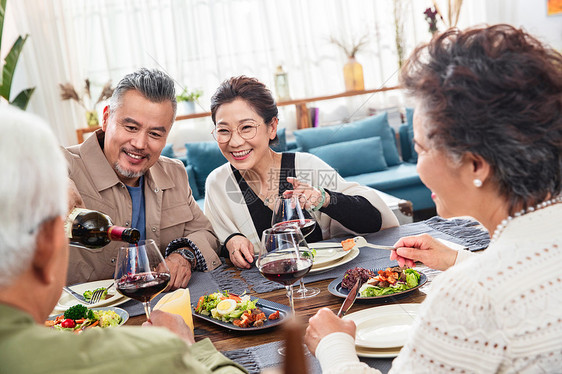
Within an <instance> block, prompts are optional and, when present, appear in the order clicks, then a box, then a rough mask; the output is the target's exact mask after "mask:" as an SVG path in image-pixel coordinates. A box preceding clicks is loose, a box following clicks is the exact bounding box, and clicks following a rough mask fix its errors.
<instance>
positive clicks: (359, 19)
mask: <svg viewBox="0 0 562 374" xmlns="http://www.w3.org/2000/svg"><path fill="white" fill-rule="evenodd" d="M401 1H402V2H403V7H402V8H403V13H402V20H403V23H404V39H405V41H406V51H407V52H409V51H411V49H412V48H413V47H414V46H415V45H416V44H418V43H419V42H421V41H425V40H428V39H429V37H430V34H429V33H428V31H427V24H426V23H425V20H424V18H423V10H424V9H425V8H426V7H428V6H430V4H431V1H413V0H401ZM9 6H10V7H11V8H9V9H8V11H14V13H15V16H16V17H17V19H18V20H19V22H18V23H17V27H18V31H19V32H20V33H30V34H31V38H30V39H29V42H28V43H29V45H27V46H26V48H25V49H24V54H26V56H25V59H26V63H25V66H26V71H27V74H28V75H29V80H30V81H31V82H32V84H33V85H35V86H37V89H36V92H35V94H34V97H33V98H32V101H31V103H30V110H32V111H34V112H36V113H38V114H40V115H42V116H44V117H46V118H47V119H48V120H49V122H50V123H51V124H52V125H53V126H54V127H55V128H56V131H57V135H58V136H59V139H60V141H61V143H62V144H64V145H68V144H74V143H76V135H75V129H76V128H79V127H84V126H85V124H86V122H85V116H84V110H83V109H82V108H80V107H79V106H78V105H76V104H75V103H73V102H63V101H61V100H60V93H59V88H58V84H59V83H63V82H67V81H68V82H72V83H73V84H74V85H75V87H76V88H77V89H78V88H80V89H81V88H82V85H83V80H84V79H85V78H89V79H90V80H91V81H92V91H93V96H97V95H98V94H99V90H100V89H101V87H102V85H103V84H104V83H105V82H106V81H107V80H108V79H112V81H113V82H114V83H116V82H117V81H118V80H119V79H120V78H121V77H122V76H123V75H125V74H126V73H129V72H131V71H133V70H135V69H137V68H139V67H142V66H147V67H157V68H160V69H162V70H165V71H167V72H168V73H169V74H170V75H171V76H172V77H173V78H174V79H175V80H176V81H177V83H178V88H181V87H183V86H187V87H189V88H199V89H202V90H203V91H204V95H203V97H202V98H201V99H200V100H199V106H200V110H208V108H209V98H210V96H211V95H212V94H213V92H214V90H215V89H216V87H217V86H218V84H219V83H220V82H221V81H223V80H224V79H226V78H228V77H230V76H233V75H241V74H245V75H250V76H254V77H257V78H258V79H260V80H261V81H263V82H264V83H265V84H267V85H268V86H269V87H270V88H272V89H273V87H274V85H273V73H274V71H275V68H276V66H277V65H279V64H283V66H284V67H285V70H287V71H288V73H289V84H290V90H291V96H292V97H294V98H300V97H310V96H320V95H326V94H333V93H338V92H342V91H343V90H344V83H343V74H342V68H343V64H344V63H345V62H346V56H345V54H344V53H343V52H342V51H341V50H340V49H339V48H338V47H336V46H335V45H333V44H331V43H330V42H329V38H330V36H334V37H336V38H338V39H342V40H349V39H351V38H358V37H359V36H361V35H364V34H367V35H368V38H369V39H368V40H369V43H368V44H367V45H366V47H365V48H364V49H363V50H362V51H360V52H359V53H358V54H357V60H358V61H359V62H360V63H361V64H362V65H363V69H364V75H365V87H366V88H377V87H380V86H382V85H383V84H384V85H394V84H396V83H397V74H396V72H397V69H398V64H397V56H396V45H395V41H394V40H395V39H394V38H395V34H394V30H395V24H394V18H393V6H394V0H353V1H349V0H306V1H303V0H96V1H92V0H57V1H42V0H18V1H15V2H14V1H11V2H10V4H9ZM10 9H11V10H10ZM463 11H465V10H464V9H463ZM466 13H467V14H468V13H469V12H466ZM468 18H469V19H467V20H463V17H462V13H461V21H460V22H459V26H462V25H463V22H464V25H468V24H471V23H473V19H471V17H468ZM96 90H97V91H96ZM383 104H384V103H383ZM101 109H102V108H101V107H100V108H98V111H101ZM288 123H290V121H289V122H288Z"/></svg>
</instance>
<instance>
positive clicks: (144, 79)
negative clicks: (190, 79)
mask: <svg viewBox="0 0 562 374" xmlns="http://www.w3.org/2000/svg"><path fill="white" fill-rule="evenodd" d="M130 90H135V91H138V92H140V93H141V94H142V95H143V96H144V97H146V98H147V99H148V100H150V101H152V102H154V103H161V102H164V101H168V100H169V101H171V102H172V107H173V109H174V118H175V116H176V108H177V102H176V89H175V88H174V81H173V80H172V78H170V76H169V75H168V74H166V73H164V72H162V71H160V70H156V69H147V68H141V69H139V70H137V71H135V72H133V73H130V74H127V75H125V76H124V77H123V79H121V80H120V81H119V83H118V84H117V87H115V91H113V95H111V99H109V109H110V113H112V112H113V111H115V109H117V108H118V107H119V106H120V105H121V99H122V98H123V95H124V94H125V93H126V92H127V91H130Z"/></svg>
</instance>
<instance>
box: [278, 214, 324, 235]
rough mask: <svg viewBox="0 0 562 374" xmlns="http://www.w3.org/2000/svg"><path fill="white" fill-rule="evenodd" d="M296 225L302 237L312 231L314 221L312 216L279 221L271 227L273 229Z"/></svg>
mask: <svg viewBox="0 0 562 374" xmlns="http://www.w3.org/2000/svg"><path fill="white" fill-rule="evenodd" d="M292 225H297V226H298V227H299V228H300V229H301V232H302V234H303V236H304V237H307V236H308V235H309V234H310V233H311V232H312V231H314V226H315V225H316V221H315V220H313V219H312V218H305V219H293V220H290V221H285V222H279V223H276V224H275V225H274V226H273V228H274V229H276V230H277V229H284V228H287V227H288V226H292Z"/></svg>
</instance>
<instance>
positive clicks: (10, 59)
mask: <svg viewBox="0 0 562 374" xmlns="http://www.w3.org/2000/svg"><path fill="white" fill-rule="evenodd" d="M27 36H28V35H26V36H25V37H23V38H22V37H21V36H18V39H17V40H16V42H15V43H14V45H13V46H12V48H11V49H10V52H8V55H7V56H6V58H5V62H6V63H5V64H4V67H3V69H2V84H1V85H0V96H2V97H4V98H5V99H6V100H8V101H10V90H11V88H12V79H13V78H14V71H15V70H16V65H17V63H18V59H19V56H20V53H21V50H22V48H23V45H24V44H25V41H26V40H27Z"/></svg>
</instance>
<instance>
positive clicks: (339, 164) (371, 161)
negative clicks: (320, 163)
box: [309, 136, 388, 178]
mask: <svg viewBox="0 0 562 374" xmlns="http://www.w3.org/2000/svg"><path fill="white" fill-rule="evenodd" d="M309 152H310V153H312V154H313V155H316V156H318V157H320V158H321V159H322V160H324V161H325V162H326V163H327V164H328V165H330V166H331V167H333V168H334V169H336V171H337V172H338V173H339V174H340V175H341V176H342V177H344V178H345V177H348V176H350V175H359V174H364V173H370V172H374V171H381V170H385V169H386V168H387V167H388V166H387V164H386V160H385V159H384V155H383V149H382V141H381V138H380V137H378V136H375V137H372V138H367V139H358V140H352V141H348V142H342V143H335V144H329V145H323V146H321V147H315V148H311V149H310V150H309Z"/></svg>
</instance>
